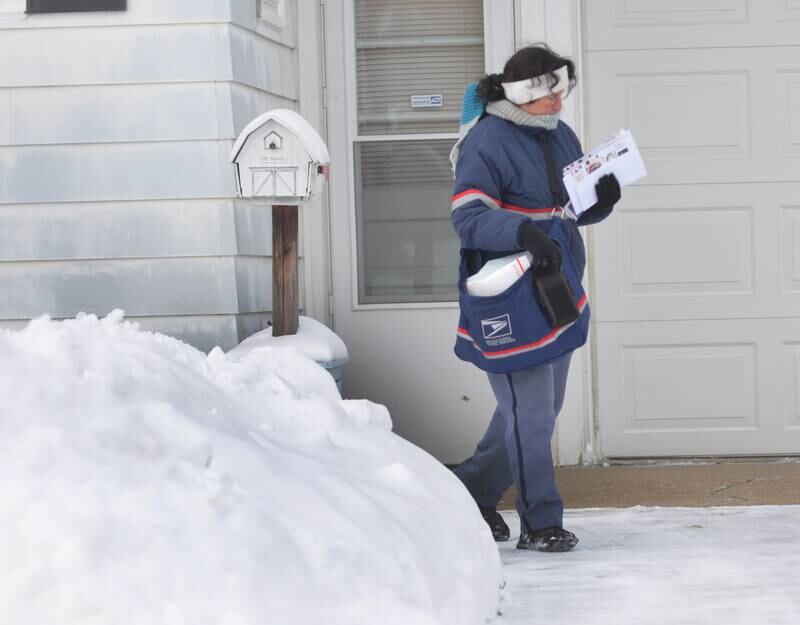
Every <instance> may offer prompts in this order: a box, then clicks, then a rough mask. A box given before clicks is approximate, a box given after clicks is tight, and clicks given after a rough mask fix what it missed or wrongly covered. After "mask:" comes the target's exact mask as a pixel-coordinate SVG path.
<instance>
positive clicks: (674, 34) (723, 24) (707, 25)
mask: <svg viewBox="0 0 800 625" xmlns="http://www.w3.org/2000/svg"><path fill="white" fill-rule="evenodd" d="M586 14H587V23H589V24H591V29H590V30H589V37H588V45H589V49H590V50H637V49H648V48H676V47H692V48H699V47H729V46H774V45H791V44H794V43H795V42H796V41H797V40H798V38H800V7H798V3H797V0H672V1H670V2H665V1H663V0H600V1H592V2H586Z"/></svg>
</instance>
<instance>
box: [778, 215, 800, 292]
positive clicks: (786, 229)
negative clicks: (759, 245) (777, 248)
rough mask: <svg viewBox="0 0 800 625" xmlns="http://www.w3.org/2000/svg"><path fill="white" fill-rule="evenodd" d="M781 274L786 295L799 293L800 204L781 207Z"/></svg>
mask: <svg viewBox="0 0 800 625" xmlns="http://www.w3.org/2000/svg"><path fill="white" fill-rule="evenodd" d="M781 233H782V241H781V275H782V276H783V280H782V291H783V293H784V294H786V295H796V294H798V293H800V205H797V206H785V207H783V208H782V209H781Z"/></svg>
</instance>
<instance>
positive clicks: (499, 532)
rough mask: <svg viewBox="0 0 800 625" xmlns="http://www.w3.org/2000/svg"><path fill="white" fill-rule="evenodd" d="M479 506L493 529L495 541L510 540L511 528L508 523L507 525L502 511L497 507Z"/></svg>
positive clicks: (484, 518)
mask: <svg viewBox="0 0 800 625" xmlns="http://www.w3.org/2000/svg"><path fill="white" fill-rule="evenodd" d="M478 508H479V509H480V511H481V516H483V520H484V521H486V524H487V525H488V526H489V529H491V530H492V536H494V539H495V541H496V542H498V543H502V542H504V541H506V540H508V538H509V536H511V530H509V529H508V525H506V522H505V521H504V520H503V517H502V516H500V513H499V512H498V511H497V510H496V509H495V508H484V507H483V506H478Z"/></svg>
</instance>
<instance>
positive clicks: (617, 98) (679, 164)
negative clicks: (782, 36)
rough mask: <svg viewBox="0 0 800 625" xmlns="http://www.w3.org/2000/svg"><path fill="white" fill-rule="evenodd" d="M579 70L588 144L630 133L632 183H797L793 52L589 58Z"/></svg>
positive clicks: (799, 156) (799, 120) (798, 129)
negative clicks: (637, 166)
mask: <svg viewBox="0 0 800 625" xmlns="http://www.w3.org/2000/svg"><path fill="white" fill-rule="evenodd" d="M587 66H588V67H587V71H586V80H587V81H588V89H589V92H590V94H592V95H591V96H590V118H591V122H590V132H589V136H588V139H587V141H586V143H587V144H588V145H596V144H597V143H599V142H600V141H602V140H604V139H605V138H607V137H609V136H610V135H612V134H613V133H614V132H616V130H617V129H619V128H620V127H623V128H630V129H631V130H632V131H633V134H634V136H635V137H636V139H637V142H638V144H639V147H640V148H641V151H642V156H643V158H644V160H645V164H646V165H647V171H648V175H647V177H646V178H644V179H642V181H641V182H640V183H639V184H675V183H692V182H697V183H705V182H759V181H774V182H781V181H792V180H796V179H797V172H798V169H800V53H798V51H797V49H796V48H763V49H730V50H660V51H641V52H637V53H629V52H597V53H593V54H591V55H590V58H589V60H588V63H587ZM643 70H644V71H643ZM599 94H603V95H602V96H601V97H598V96H599Z"/></svg>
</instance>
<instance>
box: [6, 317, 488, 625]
mask: <svg viewBox="0 0 800 625" xmlns="http://www.w3.org/2000/svg"><path fill="white" fill-rule="evenodd" d="M317 329H318V328H317ZM306 339H309V337H308V336H306V337H303V340H302V341H300V343H301V344H302V346H303V347H305V348H308V341H307V340H306ZM287 342H288V343H291V342H290V341H286V340H283V341H280V343H281V346H279V347H275V346H271V345H270V344H269V343H270V342H269V341H254V342H253V343H252V344H251V345H250V346H249V347H248V348H246V349H244V348H242V349H237V350H234V351H232V352H231V353H229V354H225V353H223V352H222V351H220V350H214V351H212V352H211V353H210V354H209V355H208V356H206V355H205V354H204V353H202V352H199V351H197V350H195V349H193V348H191V347H189V346H187V345H185V344H184V343H181V342H179V341H176V340H174V339H171V338H168V337H165V336H162V335H158V334H152V333H148V332H141V331H139V330H138V328H137V327H136V325H135V324H130V323H127V322H124V321H122V315H121V313H119V312H115V313H113V314H112V315H110V316H109V317H107V318H105V319H102V320H98V319H97V318H95V317H92V316H81V317H79V318H78V319H75V320H70V321H66V322H53V321H50V320H48V319H46V318H43V319H38V320H35V321H33V322H31V323H30V324H29V325H28V326H27V327H26V328H25V329H24V330H22V331H20V332H10V331H2V332H0V397H2V411H0V479H1V480H2V481H1V482H0V528H2V531H0V563H2V566H1V567H0V613H1V614H2V619H1V620H0V622H2V623H8V624H9V625H12V624H13V625H34V624H35V625H41V624H43V623H48V624H55V623H58V624H59V625H110V624H113V625H257V624H258V625H262V624H275V625H320V624H325V625H358V624H361V623H364V624H367V623H369V624H373V623H381V624H382V625H480V624H482V623H484V622H485V621H486V619H487V618H490V617H492V616H494V615H495V614H496V608H497V601H498V595H499V592H498V588H499V585H500V574H501V572H500V560H499V556H498V552H497V549H496V547H495V544H494V542H493V541H492V538H491V535H490V533H489V531H488V528H487V527H486V525H485V523H484V522H483V520H482V519H481V517H480V515H479V514H478V512H477V509H476V507H475V505H474V502H473V501H472V499H471V498H470V497H469V495H468V493H467V492H466V491H465V489H464V488H463V487H462V486H461V484H460V482H459V481H458V480H457V479H456V478H455V477H454V476H453V475H452V473H451V472H450V471H448V470H447V469H445V468H444V467H443V466H442V465H440V464H439V463H438V462H436V461H435V460H434V459H433V458H432V457H430V456H429V455H428V454H426V453H425V452H423V451H422V450H420V449H418V448H417V447H414V446H413V445H411V444H410V443H407V442H405V441H404V440H402V439H400V438H399V437H397V436H395V435H394V434H393V433H392V432H391V431H390V427H391V420H390V417H389V415H388V413H387V411H386V410H385V408H383V407H382V406H378V405H376V404H372V403H370V402H368V401H344V400H342V399H341V397H340V396H339V394H338V391H337V389H336V385H335V384H334V381H333V379H332V377H331V376H330V375H329V374H328V373H327V372H326V371H325V370H324V369H322V368H321V367H320V366H319V365H317V364H316V363H315V362H314V361H313V360H311V359H310V358H308V357H307V356H306V355H305V354H304V353H303V352H302V351H300V350H299V349H297V347H295V346H293V345H291V344H288V345H284V344H285V343H287ZM262 343H263V344H262ZM312 343H313V341H312ZM328 355H333V356H336V355H337V346H335V345H334V349H333V351H331V352H325V351H323V352H322V353H321V356H322V357H327V356H328Z"/></svg>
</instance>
